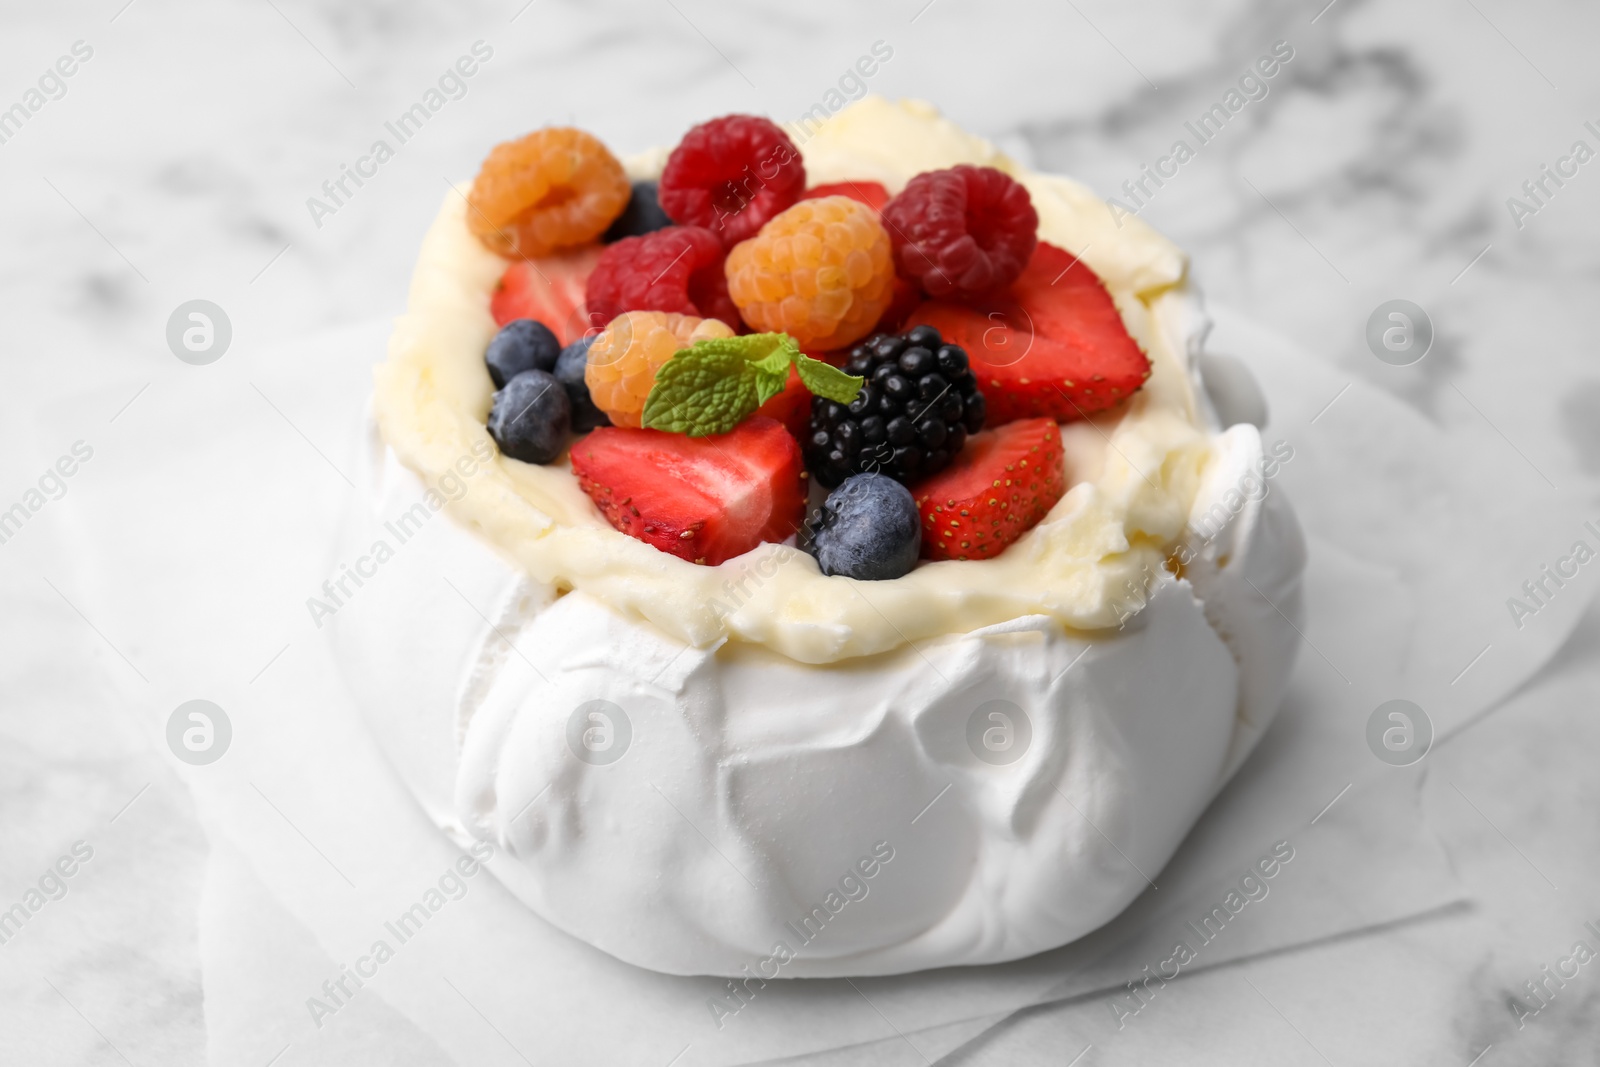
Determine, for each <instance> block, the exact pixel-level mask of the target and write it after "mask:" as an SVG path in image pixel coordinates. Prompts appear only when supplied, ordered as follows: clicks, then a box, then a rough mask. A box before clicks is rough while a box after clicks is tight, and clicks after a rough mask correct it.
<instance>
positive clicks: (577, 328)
mask: <svg viewBox="0 0 1600 1067" xmlns="http://www.w3.org/2000/svg"><path fill="white" fill-rule="evenodd" d="M1205 332H1206V320H1205V318H1204V316H1203V314H1202V312H1201V308H1200V304H1199V301H1198V298H1197V296H1196V293H1195V291H1194V289H1193V287H1192V285H1191V284H1190V282H1189V279H1188V274H1187V269H1186V261H1185V258H1184V256H1183V254H1182V253H1181V252H1180V251H1179V250H1178V249H1177V248H1176V247H1174V246H1173V245H1172V244H1171V243H1169V242H1168V241H1167V240H1165V239H1164V238H1162V237H1161V236H1159V235H1158V234H1156V233H1155V232H1154V231H1153V230H1151V229H1150V228H1149V227H1148V226H1147V225H1145V224H1144V223H1143V222H1141V221H1140V220H1139V219H1137V218H1130V217H1124V218H1122V219H1121V220H1120V222H1119V221H1116V220H1114V219H1113V217H1112V214H1111V212H1109V211H1108V209H1107V207H1106V205H1105V204H1104V202H1102V201H1101V200H1099V199H1097V198H1096V197H1094V196H1093V195H1092V194H1091V193H1089V192H1088V191H1087V190H1086V189H1084V188H1083V187H1082V186H1080V185H1077V184H1075V183H1073V182H1071V181H1069V180H1067V179H1064V178H1060V177H1054V176H1049V175H1042V174H1035V173H1030V172H1028V171H1026V170H1024V169H1022V168H1020V167H1018V166H1017V165H1016V164H1014V163H1013V162H1011V161H1010V160H1008V159H1007V158H1006V157H1005V156H1003V155H1001V154H1000V153H999V152H997V151H996V150H995V149H994V148H993V147H992V146H991V145H989V144H988V143H987V142H985V141H983V140H980V139H978V138H976V137H972V136H969V135H967V134H965V133H963V132H962V131H960V130H959V129H957V128H956V127H955V126H953V125H952V124H951V123H949V122H948V121H946V120H944V119H943V118H941V117H940V116H939V115H938V114H937V113H936V112H934V111H933V110H932V109H931V108H929V107H928V106H926V105H922V104H917V103H909V102H906V103H891V102H888V101H885V100H882V99H878V98H873V97H868V98H866V99H864V100H862V101H860V102H858V103H856V104H855V105H853V106H851V107H850V108H848V109H847V110H845V111H843V112H841V113H839V114H838V115H836V116H834V117H833V118H832V119H830V120H829V121H828V122H826V123H825V124H823V125H821V126H820V127H810V128H802V127H788V128H784V127H781V126H779V125H776V124H774V123H772V122H769V121H767V120H765V119H762V118H757V117H753V116H741V115H735V116H728V117H725V118H719V119H715V120H713V121H710V122H707V123H705V124H704V125H701V126H698V127H696V128H694V129H692V130H690V131H689V132H688V133H687V134H685V135H684V137H683V139H682V140H681V141H680V142H679V143H678V144H677V145H676V147H674V148H672V149H671V150H670V151H667V150H662V151H656V152H650V153H646V154H644V155H641V156H638V157H636V158H633V159H630V160H628V161H627V162H625V163H624V162H622V161H620V160H619V159H618V158H617V157H615V156H613V155H612V153H611V152H610V151H608V150H607V148H606V147H605V146H604V145H603V144H601V143H600V142H599V141H598V140H597V139H595V138H594V137H593V136H591V135H589V134H587V133H584V132H582V131H579V130H575V129H566V128H551V129H543V130H539V131H536V132H534V133H531V134H529V135H527V136H526V137H523V138H521V139H518V140H514V141H509V142H507V143H505V144H502V145H500V146H498V147H497V148H495V149H494V150H493V152H492V153H490V155H489V157H488V159H487V161H486V162H485V163H484V165H483V168H482V170H481V172H480V173H479V174H478V176H477V178H476V180H475V181H474V182H473V183H472V184H471V186H470V187H468V186H463V187H461V188H460V189H459V190H456V191H452V192H451V193H450V194H449V195H448V196H447V197H446V199H445V203H444V206H443V208H442V210H441V211H440V213H439V216H438V219H437V220H436V221H435V222H434V224H433V226H432V229H431V230H430V231H429V233H428V235H427V238H426V240H425V241H424V243H423V247H422V252H421V257H420V260H419V262H418V264H417V267H416V273H415V277H414V280H413V283H412V288H411V294H410V302H409V306H408V309H407V312H406V314H405V315H404V316H403V317H401V318H400V319H399V320H398V322H397V323H396V325H395V329H394V334H393V338H392V340H391V343H390V348H389V355H388V359H387V361H386V362H385V363H383V364H382V365H381V366H380V367H379V368H378V370H377V374H376V392H375V397H374V402H373V415H374V418H373V427H372V430H371V432H370V434H369V451H368V457H367V459H368V462H367V463H366V464H365V472H364V477H365V483H366V484H365V487H364V501H363V507H364V508H365V509H366V511H367V512H368V515H367V519H376V520H378V521H381V522H386V523H388V524H390V528H391V529H392V528H394V524H395V523H399V524H400V526H401V528H403V529H404V528H408V524H409V528H418V527H420V525H421V522H422V519H424V518H426V517H427V516H428V515H431V514H432V513H434V512H439V511H442V512H443V513H444V514H445V515H446V516H447V518H446V519H442V520H438V521H436V522H434V523H433V524H432V525H431V526H429V527H428V528H427V536H426V537H420V536H419V537H418V538H417V542H416V543H417V544H419V545H420V546H421V547H419V548H416V549H409V548H408V549H407V550H406V551H407V552H410V553H412V554H413V556H414V558H413V559H412V560H411V562H410V564H409V565H408V567H407V568H406V569H405V570H404V572H403V573H401V572H400V571H399V570H398V569H397V571H396V573H394V574H393V575H386V576H385V578H386V580H385V581H381V582H374V583H372V587H373V589H374V590H382V591H381V592H377V591H374V592H369V593H364V594H363V598H364V605H365V606H364V609H363V611H362V612H361V613H359V614H358V613H349V614H341V615H340V616H339V617H338V620H337V625H338V629H339V633H338V641H339V645H340V650H341V654H342V655H341V658H342V662H343V664H344V666H345V669H346V671H347V673H348V674H349V676H350V678H351V681H352V684H353V686H354V688H355V690H356V692H357V694H358V696H359V697H360V699H361V701H362V704H363V710H364V713H365V714H366V715H367V717H368V719H369V721H370V722H371V724H372V727H373V730H374V732H375V734H376V736H377V737H378V738H379V740H380V742H381V743H382V745H383V746H384V748H385V750H386V751H387V752H388V754H389V756H390V758H391V759H392V761H393V762H394V764H395V765H396V767H397V768H398V769H399V771H400V772H401V774H402V776H403V777H404V778H405V780H406V782H407V783H408V785H409V786H410V788H411V789H412V791H413V792H414V793H415V794H416V796H417V797H418V799H419V801H420V802H421V803H422V805H423V807H424V808H425V809H426V810H427V811H428V813H429V814H430V816H431V817H432V818H433V819H434V820H436V821H437V822H438V823H439V825H440V826H441V827H443V828H444V829H445V830H447V831H448V832H450V833H451V834H453V835H454V836H456V837H457V838H458V839H459V840H460V841H461V842H462V843H463V844H468V843H471V842H473V841H474V840H481V841H487V842H489V843H491V844H492V845H493V846H494V848H495V849H496V850H498V853H499V855H498V857H497V859H496V861H495V862H494V864H492V868H493V869H494V870H495V873H496V874H497V875H498V876H499V877H500V878H501V879H502V880H503V881H504V882H505V883H506V885H507V886H509V888H510V889H511V890H512V891H513V892H514V893H515V894H516V895H517V896H518V897H520V898H521V899H522V900H523V901H525V902H526V904H527V905H528V906H529V907H530V908H531V909H532V910H533V911H535V912H536V913H537V914H538V915H540V916H542V917H543V918H544V919H545V920H547V921H549V922H551V923H553V924H554V925H556V926H557V927H559V928H561V929H562V930H565V931H567V932H568V933H570V934H571V935H573V936H575V937H578V938H581V939H582V940H584V941H586V942H589V943H590V944H592V945H595V946H597V947H599V948H601V949H603V950H605V951H606V952H609V953H611V954H613V955H615V956H617V957H620V958H621V959H624V960H627V961H629V962H632V963H635V964H639V965H642V966H645V967H649V968H654V969H656V970H661V971H667V972H673V973H680V974H715V975H727V976H739V977H742V978H744V979H745V980H746V981H749V980H751V979H752V978H754V979H761V980H765V979H770V978H774V977H779V976H782V977H795V976H828V975H861V974H887V973H896V972H903V971H908V970H915V969H920V968H927V967H936V966H945V965H951V964H975V963H986V962H993V961H1000V960H1007V959H1013V958H1016V957H1020V956H1025V955H1029V954H1032V953H1037V952H1040V951H1042V950H1045V949H1049V948H1052V947H1055V946H1058V945H1061V944H1064V943H1066V942H1068V941H1071V940H1073V939H1075V938H1078V937H1080V936H1082V935H1084V934H1085V933H1087V932H1089V931H1090V930H1093V929H1094V928H1095V927H1097V926H1099V925H1100V924H1102V923H1104V922H1106V921H1107V920H1108V919H1110V918H1111V917H1113V916H1114V915H1116V914H1117V913H1118V912H1119V911H1120V910H1122V909H1123V908H1124V907H1125V906H1126V905H1127V904H1128V903H1129V902H1130V901H1131V900H1132V899H1133V898H1134V897H1135V896H1137V895H1138V894H1139V893H1140V892H1141V891H1143V890H1144V889H1145V888H1146V886H1147V885H1149V884H1151V878H1152V877H1154V876H1155V875H1156V873H1157V872H1158V871H1159V870H1160V869H1161V867H1162V865H1163V864H1164V863H1165V862H1166V861H1167V860H1168V859H1169V858H1170V856H1171V855H1172V853H1173V851H1174V850H1175V849H1176V848H1177V846H1178V844H1179V842H1180V841H1181V839H1182V838H1183V836H1184V834H1185V833H1186V832H1187V831H1188V829H1189V827H1190V826H1191V825H1192V824H1193V822H1194V820H1195V819H1196V818H1197V817H1198V816H1199V814H1200V812H1201V811H1202V810H1203V809H1204V807H1205V806H1206V805H1207V803H1209V801H1210V800H1211V799H1212V797H1214V796H1215V794H1216V793H1217V791H1218V790H1219V789H1220V788H1221V786H1222V785H1223V784H1224V783H1225V782H1226V781H1227V779H1228V777H1229V776H1230V775H1231V774H1232V773H1233V771H1234V770H1235V769H1236V768H1237V767H1238V765H1239V763H1240V762H1241V760H1242V759H1243V758H1244V757H1245V755H1247V754H1248V752H1249V751H1250V749H1251V747H1252V745H1253V744H1254V742H1255V741H1256V740H1257V738H1258V737H1259V736H1260V734H1261V732H1262V730H1263V729H1264V728H1265V727H1266V725H1267V723H1268V722H1269V721H1270V719H1271V718H1272V716H1273V714H1274V713H1275V711H1276V709H1277V707H1278V705H1279V703H1280V701H1281V699H1282V696H1283V693H1284V690H1285V687H1286V684H1287V678H1288V675H1289V670H1290V666H1291V663H1292V661H1293V658H1294V652H1295V644H1296V641H1297V640H1298V638H1297V636H1296V630H1295V623H1294V620H1296V618H1297V617H1298V615H1299V613H1300V595H1299V585H1300V575H1301V571H1302V569H1303V564H1304V550H1303V543H1302V539H1301V536H1300V533H1299V531H1298V527H1297V526H1296V523H1295V521H1294V518H1293V515H1292V513H1291V512H1290V511H1289V509H1288V506H1287V505H1286V503H1285V502H1284V500H1283V498H1282V496H1281V494H1277V493H1269V492H1268V491H1267V479H1268V478H1270V477H1271V475H1272V473H1273V472H1274V469H1275V467H1276V465H1277V464H1278V463H1279V462H1280V461H1281V460H1282V459H1283V458H1284V456H1283V455H1282V454H1281V452H1277V451H1264V450H1263V447H1262V441H1261V437H1260V435H1259V433H1258V431H1257V428H1256V427H1255V426H1253V425H1251V424H1249V423H1248V422H1239V423H1236V424H1234V425H1225V422H1226V421H1231V420H1225V419H1223V418H1219V416H1218V411H1219V410H1230V409H1232V408H1235V407H1237V405H1236V404H1235V403H1233V402H1231V401H1230V402H1228V403H1218V402H1217V400H1216V387H1215V385H1212V388H1211V392H1208V391H1207V383H1204V382H1202V379H1201V376H1200V366H1201V362H1202V358H1203V351H1202V341H1203V339H1204V335H1205ZM1233 388H1238V383H1237V382H1235V384H1234V386H1233ZM363 521H366V520H363Z"/></svg>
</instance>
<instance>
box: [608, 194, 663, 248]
mask: <svg viewBox="0 0 1600 1067" xmlns="http://www.w3.org/2000/svg"><path fill="white" fill-rule="evenodd" d="M671 225H672V220H671V219H669V218H667V213H666V212H665V211H662V210H661V201H660V200H658V199H656V183H655V182H634V183H633V192H632V194H630V195H629V197H628V206H627V207H625V208H623V209H622V214H620V215H618V216H617V221H615V222H613V223H612V224H611V225H610V226H609V227H607V228H606V232H605V233H603V234H601V235H600V240H601V241H602V242H604V243H605V244H611V243H612V242H613V241H620V240H622V239H623V238H624V237H638V236H641V235H642V234H647V233H654V232H655V231H656V230H662V229H665V228H666V227H668V226H671Z"/></svg>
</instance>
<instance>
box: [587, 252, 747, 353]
mask: <svg viewBox="0 0 1600 1067" xmlns="http://www.w3.org/2000/svg"><path fill="white" fill-rule="evenodd" d="M724 256H725V252H724V250H723V247H722V242H721V241H719V240H717V235H716V234H714V233H712V232H711V231H710V230H704V229H701V228H700V227H698V226H669V227H668V228H667V229H664V230H657V231H656V232H654V233H650V234H646V235H645V236H643V237H624V238H623V239H622V240H620V241H618V242H617V243H616V244H614V245H612V246H610V247H609V248H607V249H606V250H605V254H604V255H602V256H601V257H600V262H599V263H598V264H596V265H595V268H594V273H593V274H591V275H589V284H588V288H587V290H586V293H587V296H586V301H587V304H588V310H589V317H590V320H591V321H592V322H593V323H594V324H595V325H597V326H604V325H606V324H607V323H609V322H610V321H611V320H612V319H614V318H616V317H617V316H618V315H620V314H622V313H623V312H624V311H675V312H677V313H678V314H679V315H694V316H695V317H697V318H703V319H721V320H722V321H723V322H725V323H727V324H728V326H730V327H732V328H733V329H735V330H737V329H738V328H739V309H738V308H736V307H734V306H733V300H732V298H730V297H729V296H728V279H727V277H726V276H725V275H724V274H723V272H722V261H723V258H724Z"/></svg>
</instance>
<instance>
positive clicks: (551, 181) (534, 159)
mask: <svg viewBox="0 0 1600 1067" xmlns="http://www.w3.org/2000/svg"><path fill="white" fill-rule="evenodd" d="M631 192H632V186H631V185H630V184H629V183H628V176H627V174H625V173H624V172H623V170H622V164H621V163H619V162H617V158H616V157H615V156H613V155H612V154H611V153H610V152H609V151H607V150H606V146H605V145H603V144H601V143H600V142H599V141H598V140H597V139H596V138H594V137H593V136H592V135H590V134H587V133H585V132H583V131H582V130H575V129H572V128H570V127H565V126H550V127H546V128H545V129H542V130H534V131H533V132H532V133H530V134H528V135H527V136H526V137H522V138H519V139H518V140H515V141H506V142H505V143H503V144H498V145H495V147H494V151H492V152H490V153H489V158H488V159H486V160H484V161H483V168H482V169H481V170H480V171H478V177H477V179H476V180H475V181H474V182H473V183H472V192H471V193H470V194H468V196H467V205H468V207H467V228H468V229H469V230H471V231H472V232H473V234H474V235H475V236H476V237H477V238H478V240H480V241H482V242H483V244H484V246H485V247H487V248H488V249H489V250H490V251H493V252H498V253H500V254H501V255H502V256H507V257H512V256H545V255H549V254H550V253H552V252H557V251H560V250H561V249H563V248H576V247H577V246H579V245H582V244H587V243H588V242H590V241H592V240H594V239H595V238H596V237H599V236H600V234H601V233H603V232H604V231H605V228H606V227H607V226H609V225H611V221H612V220H613V219H615V218H616V217H617V216H618V215H620V214H622V209H623V208H624V207H626V206H627V205H628V196H629V194H630V193H631Z"/></svg>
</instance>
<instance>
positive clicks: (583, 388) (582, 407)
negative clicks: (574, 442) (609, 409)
mask: <svg viewBox="0 0 1600 1067" xmlns="http://www.w3.org/2000/svg"><path fill="white" fill-rule="evenodd" d="M599 336H600V335H599V334H597V333H596V334H590V335H589V336H588V337H580V338H578V339H577V340H576V341H574V342H572V343H571V344H570V345H568V346H567V347H566V348H563V349H562V350H561V357H560V358H559V359H557V360H556V370H555V375H556V381H558V382H560V383H561V384H562V385H563V386H565V387H566V390H567V399H568V400H569V401H570V402H571V403H572V428H573V429H574V430H575V431H577V432H578V433H588V432H589V431H590V430H592V429H594V428H595V427H597V426H610V425H611V420H610V419H609V418H607V417H606V413H605V412H603V411H601V410H600V409H599V408H597V407H595V406H594V401H593V400H592V399H590V397H589V385H588V383H587V382H585V381H584V380H583V371H584V368H585V367H587V366H588V365H589V346H590V345H592V344H594V339H595V338H596V337H599Z"/></svg>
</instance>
